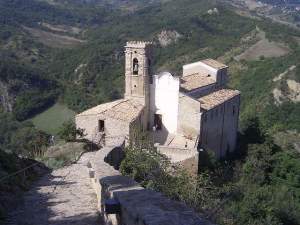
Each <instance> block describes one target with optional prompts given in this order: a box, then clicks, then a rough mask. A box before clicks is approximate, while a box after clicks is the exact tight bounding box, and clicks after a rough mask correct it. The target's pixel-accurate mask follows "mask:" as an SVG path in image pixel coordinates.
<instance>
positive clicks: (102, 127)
mask: <svg viewBox="0 0 300 225" xmlns="http://www.w3.org/2000/svg"><path fill="white" fill-rule="evenodd" d="M104 128H105V127H104V120H99V121H98V130H99V132H104Z"/></svg>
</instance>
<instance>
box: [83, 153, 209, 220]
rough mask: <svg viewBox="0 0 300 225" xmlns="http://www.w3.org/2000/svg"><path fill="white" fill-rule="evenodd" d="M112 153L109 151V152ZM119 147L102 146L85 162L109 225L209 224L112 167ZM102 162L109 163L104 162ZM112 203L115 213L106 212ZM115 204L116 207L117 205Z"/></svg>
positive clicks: (101, 210) (99, 204)
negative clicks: (89, 160) (107, 205)
mask: <svg viewBox="0 0 300 225" xmlns="http://www.w3.org/2000/svg"><path fill="white" fill-rule="evenodd" d="M112 150H114V151H115V152H114V153H113V154H111V151H112ZM118 152H119V153H120V154H122V148H107V147H105V148H103V149H100V150H99V151H98V152H97V153H96V157H95V158H94V159H93V160H92V161H91V162H90V163H89V165H88V167H89V171H90V179H91V182H92V185H93V187H94V189H95V192H96V194H97V199H98V208H99V212H100V214H101V215H102V218H103V221H104V223H105V224H110V225H121V224H122V225H212V224H211V223H210V222H208V221H206V220H205V219H202V218H201V217H200V215H198V214H197V213H196V212H195V211H194V210H192V209H191V208H189V207H187V206H186V205H185V204H183V203H181V202H177V201H173V200H170V199H168V198H167V197H165V196H164V195H163V194H161V193H158V192H155V191H152V190H148V189H144V188H142V187H141V186H140V185H139V184H138V183H136V182H135V181H133V180H132V179H130V178H129V177H125V176H121V175H120V173H119V172H118V171H117V170H115V169H114V167H116V165H117V164H119V162H120V157H119V156H120V155H119V154H118ZM104 161H107V162H109V163H110V165H109V164H107V163H105V162H104ZM112 199H113V201H114V202H115V203H117V204H116V205H115V206H116V207H115V209H116V212H117V213H114V214H107V213H106V211H107V209H106V208H105V205H106V204H107V203H108V201H107V200H110V201H109V202H110V203H111V202H112ZM118 206H119V207H118Z"/></svg>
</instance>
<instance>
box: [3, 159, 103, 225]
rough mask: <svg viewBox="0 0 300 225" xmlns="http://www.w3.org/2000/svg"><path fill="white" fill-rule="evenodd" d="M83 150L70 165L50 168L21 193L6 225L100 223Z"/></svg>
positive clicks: (86, 224)
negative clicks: (19, 201)
mask: <svg viewBox="0 0 300 225" xmlns="http://www.w3.org/2000/svg"><path fill="white" fill-rule="evenodd" d="M93 154H94V153H86V154H84V155H83V156H82V157H81V159H80V160H79V161H78V162H77V163H76V164H72V165H71V166H67V167H64V168H61V169H58V170H54V171H53V172H52V173H51V174H47V175H45V176H44V177H43V178H41V179H40V180H39V181H38V182H37V183H36V184H35V185H34V186H33V188H32V189H31V190H30V191H28V192H27V193H25V195H24V199H23V203H22V204H20V205H19V207H18V208H17V209H16V210H15V211H13V212H11V213H10V214H9V216H8V220H7V223H6V224H7V225H9V224H14V225H46V224H51V225H67V224H73V225H77V224H78V225H83V224H84V225H96V224H100V222H99V221H100V218H99V216H98V213H97V202H96V195H95V194H94V191H93V189H92V187H91V184H90V180H89V177H88V169H87V166H86V165H87V162H88V159H89V157H92V155H93Z"/></svg>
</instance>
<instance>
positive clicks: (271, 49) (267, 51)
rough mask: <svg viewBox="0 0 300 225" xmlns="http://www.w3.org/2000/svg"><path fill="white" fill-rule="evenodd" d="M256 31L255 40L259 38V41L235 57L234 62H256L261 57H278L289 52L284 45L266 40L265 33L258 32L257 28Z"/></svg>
mask: <svg viewBox="0 0 300 225" xmlns="http://www.w3.org/2000/svg"><path fill="white" fill-rule="evenodd" d="M257 30H258V34H257V38H259V41H257V42H256V43H255V44H254V45H252V46H251V47H249V48H247V49H246V50H245V51H244V52H243V53H241V54H240V55H238V56H236V57H235V59H236V60H242V59H244V60H258V59H259V58H260V57H261V56H263V57H265V58H272V57H280V56H284V55H286V54H288V53H289V52H290V49H289V48H288V47H287V46H286V45H284V44H282V43H278V42H272V41H269V40H268V39H267V38H266V34H265V32H263V31H262V30H259V28H257Z"/></svg>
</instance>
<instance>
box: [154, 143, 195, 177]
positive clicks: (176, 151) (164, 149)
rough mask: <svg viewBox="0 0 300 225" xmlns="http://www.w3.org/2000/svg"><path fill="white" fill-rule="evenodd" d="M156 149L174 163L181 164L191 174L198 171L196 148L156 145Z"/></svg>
mask: <svg viewBox="0 0 300 225" xmlns="http://www.w3.org/2000/svg"><path fill="white" fill-rule="evenodd" d="M157 151H158V152H160V153H161V154H164V155H166V156H167V157H168V158H169V159H170V161H171V162H172V163H174V164H176V165H181V166H182V167H183V168H184V169H186V170H187V171H188V172H190V173H191V174H198V172H199V153H198V151H197V149H196V148H195V149H186V148H176V147H170V146H163V145H157Z"/></svg>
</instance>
